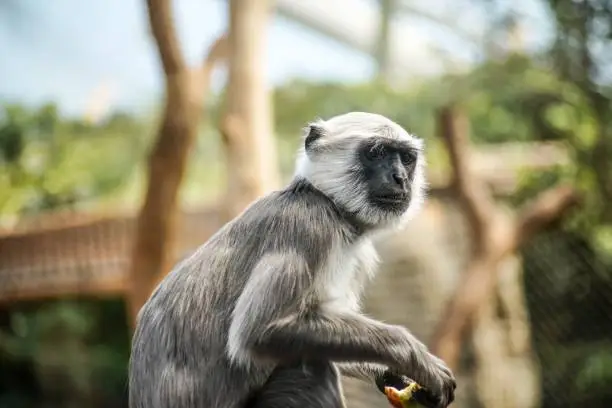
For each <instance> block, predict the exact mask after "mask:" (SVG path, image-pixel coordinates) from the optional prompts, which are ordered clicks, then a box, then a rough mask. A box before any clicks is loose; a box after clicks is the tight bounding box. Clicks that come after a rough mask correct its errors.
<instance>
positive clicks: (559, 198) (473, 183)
mask: <svg viewBox="0 0 612 408" xmlns="http://www.w3.org/2000/svg"><path fill="white" fill-rule="evenodd" d="M440 125H441V130H442V132H441V133H442V136H443V138H444V140H445V142H446V144H447V148H448V151H449V156H450V161H451V164H452V167H453V169H454V177H453V182H452V184H453V186H454V188H455V190H456V192H457V194H458V195H459V199H460V203H461V205H462V207H463V210H464V212H465V216H466V218H467V220H468V222H469V227H470V228H471V229H472V232H473V235H474V247H475V248H476V251H474V252H473V253H472V254H471V255H470V258H469V262H468V265H467V267H466V271H465V275H464V276H463V278H462V279H460V280H459V286H458V287H457V289H456V291H455V293H454V295H453V296H452V297H451V299H450V300H449V302H448V304H447V306H446V312H445V313H444V314H443V315H442V318H441V320H440V321H439V323H438V326H437V328H436V330H435V332H434V335H433V337H432V341H431V348H432V351H433V352H434V353H435V354H437V355H438V356H439V357H441V358H442V359H443V360H444V361H446V363H447V364H449V366H451V367H455V366H456V364H457V360H458V358H459V355H460V351H461V345H462V343H463V338H464V336H465V334H466V331H467V330H468V328H469V327H470V325H471V322H472V319H473V317H474V316H475V315H476V312H477V311H478V309H479V308H480V306H481V305H482V304H483V303H485V302H486V301H487V299H488V298H489V297H490V296H491V294H492V292H493V289H494V288H495V282H496V275H495V272H496V268H497V265H498V264H499V262H500V261H501V260H503V259H504V258H505V257H506V256H508V255H509V254H511V253H513V252H516V251H517V250H518V249H519V248H520V246H522V245H523V244H525V243H526V242H527V241H528V240H529V239H531V238H532V237H533V236H534V235H536V234H537V233H538V232H540V231H542V230H543V229H545V228H547V227H549V226H550V225H551V224H553V223H554V222H556V221H558V220H559V219H560V218H561V217H563V216H564V215H565V213H566V212H567V210H569V209H570V208H572V207H573V206H574V205H576V204H578V203H579V198H578V194H577V193H576V192H575V190H574V189H573V188H571V187H569V186H562V187H557V188H554V189H552V190H547V191H545V192H544V193H542V194H540V195H539V196H538V197H537V198H536V199H535V200H534V201H533V202H532V203H531V204H529V205H528V206H526V207H525V208H524V209H523V210H522V211H521V213H520V215H519V217H518V218H517V220H516V221H515V222H514V224H512V225H511V226H510V228H508V227H507V225H506V224H505V223H504V221H503V220H504V218H503V215H502V214H500V211H499V210H498V209H497V207H496V205H495V202H494V200H493V198H492V196H491V194H490V193H489V192H488V191H487V190H486V188H484V187H483V186H482V185H481V184H480V181H479V180H478V179H477V178H476V177H473V176H471V175H470V174H469V165H468V160H467V159H468V155H467V144H468V141H467V123H466V120H465V118H464V117H461V116H458V114H457V112H455V111H453V110H452V109H450V108H446V109H444V110H443V111H442V112H441V115H440ZM493 238H495V239H493Z"/></svg>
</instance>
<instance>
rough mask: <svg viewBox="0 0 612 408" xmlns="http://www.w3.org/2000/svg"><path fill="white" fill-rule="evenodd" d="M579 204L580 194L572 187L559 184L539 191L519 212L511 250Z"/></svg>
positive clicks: (517, 247)
mask: <svg viewBox="0 0 612 408" xmlns="http://www.w3.org/2000/svg"><path fill="white" fill-rule="evenodd" d="M579 204H580V196H579V194H578V193H577V192H576V190H575V189H574V188H573V187H570V186H560V187H556V188H553V189H550V190H546V191H544V192H543V193H541V194H540V195H539V196H538V197H537V198H536V199H535V200H533V202H532V203H531V204H529V205H528V206H526V207H525V208H524V209H523V210H522V211H521V212H520V214H519V217H518V221H517V226H516V232H515V240H514V243H513V245H514V246H513V247H511V248H509V249H508V251H509V252H512V251H515V250H517V249H519V247H520V246H521V245H523V244H524V243H526V242H527V241H529V240H530V239H531V238H532V237H533V236H534V235H536V234H537V233H539V232H541V231H543V230H545V229H546V228H548V227H549V226H550V225H552V224H554V223H555V222H557V221H559V220H560V219H561V218H562V217H563V216H564V215H565V214H566V213H567V211H568V210H570V209H571V208H574V207H575V206H577V205H579Z"/></svg>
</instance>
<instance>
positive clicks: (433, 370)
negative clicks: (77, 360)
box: [129, 112, 454, 408]
mask: <svg viewBox="0 0 612 408" xmlns="http://www.w3.org/2000/svg"><path fill="white" fill-rule="evenodd" d="M305 136H306V139H305V140H306V143H305V144H307V145H308V148H306V149H302V150H301V151H300V153H299V158H298V164H297V169H296V176H295V178H294V180H293V181H292V182H291V183H290V184H289V185H288V186H287V187H286V188H284V189H283V190H280V191H275V192H272V193H270V194H269V195H267V196H265V197H263V198H261V199H259V200H257V201H255V202H254V203H252V204H251V205H250V206H249V207H248V208H247V209H246V210H245V211H244V212H243V213H242V214H240V215H239V216H238V217H236V218H235V219H234V220H232V221H231V222H229V223H228V224H226V225H225V226H224V227H223V228H221V229H220V230H219V231H218V232H217V233H216V234H215V235H214V236H213V237H211V238H210V239H209V240H208V242H206V243H205V244H204V245H202V246H201V247H200V248H199V249H198V250H197V251H196V252H195V253H194V254H193V255H191V256H190V257H188V258H187V259H185V260H184V261H182V262H181V263H179V264H178V265H177V266H176V267H175V268H174V270H173V271H171V273H169V274H168V276H167V277H166V278H165V279H164V280H163V281H162V282H161V283H160V285H159V286H158V287H157V289H156V290H155V291H154V293H153V294H152V296H151V298H150V299H149V300H148V301H147V303H146V304H145V305H144V306H143V308H142V310H141V311H140V314H139V318H138V323H137V327H136V331H135V333H134V337H133V341H132V354H131V358H130V367H129V386H130V407H131V408H169V407H175V408H196V407H198V408H208V407H217V408H245V407H249V408H250V407H259V406H262V407H263V406H266V407H270V408H271V407H277V406H278V407H280V406H283V407H288V408H289V407H293V406H296V405H294V404H293V402H295V404H298V405H297V406H301V407H304V408H314V407H331V406H334V407H341V406H343V405H344V403H343V400H342V396H341V388H340V385H339V382H338V381H337V378H336V377H337V375H338V371H339V372H340V373H341V374H343V375H350V376H353V377H357V378H361V379H363V380H366V381H370V382H372V383H376V384H377V385H378V386H379V388H380V379H381V378H383V377H384V376H385V375H387V376H388V375H390V373H401V374H402V375H406V376H408V377H410V378H412V379H414V380H416V381H418V382H419V383H421V384H422V385H424V386H426V387H428V388H429V389H431V391H432V392H434V393H435V394H437V395H441V396H442V397H441V398H442V401H441V404H440V406H442V407H445V406H446V405H447V404H448V403H449V402H450V401H451V400H452V393H453V390H454V378H453V375H452V373H451V372H450V370H449V369H448V368H447V367H446V366H445V365H444V363H443V362H442V361H441V360H439V359H437V358H436V357H434V356H433V355H431V354H430V353H429V352H428V351H427V348H426V346H425V345H424V344H423V343H421V342H420V341H419V340H417V339H416V338H415V337H414V336H413V335H411V334H410V332H409V331H408V330H406V329H405V328H403V327H399V326H394V325H389V324H385V323H382V322H379V321H376V320H374V319H371V318H368V317H366V316H364V315H362V314H361V313H360V312H359V299H360V296H361V291H362V288H363V285H364V284H365V283H366V281H367V279H369V278H370V277H371V276H372V275H373V273H374V271H375V269H376V263H377V256H376V252H375V250H374V246H373V244H372V238H373V236H374V235H375V234H377V233H379V232H382V231H384V230H388V229H389V228H393V227H396V226H398V225H400V224H401V223H402V222H404V221H406V220H407V219H408V218H410V217H411V216H413V215H414V214H415V213H416V211H417V210H418V207H419V206H420V204H421V202H422V201H423V196H424V194H423V190H424V187H425V181H424V174H423V168H424V158H423V156H422V154H421V151H422V142H421V141H420V140H419V139H416V138H415V137H413V136H412V135H410V134H408V133H407V132H406V131H405V130H404V129H402V128H401V127H400V126H398V125H397V124H395V123H393V122H392V121H390V120H389V119H387V118H384V117H383V116H380V115H374V114H369V113H358V112H353V113H349V114H345V115H341V116H337V117H334V118H332V119H330V120H328V121H318V122H315V123H313V124H311V125H310V126H309V127H308V128H307V134H306V135H305ZM309 136H310V138H309ZM385 138H387V139H394V140H403V141H405V142H408V143H409V144H410V146H412V147H414V149H415V151H417V152H418V159H417V162H416V163H415V164H414V169H413V172H412V173H410V175H411V177H410V187H411V188H410V197H409V199H407V202H406V206H405V207H406V208H405V210H403V211H402V212H397V211H396V212H389V211H385V210H382V209H380V208H379V207H376V206H375V205H373V204H372V203H371V202H370V200H369V199H368V197H367V196H366V195H365V194H364V192H363V191H364V186H363V185H361V184H363V182H362V181H359V180H358V178H357V177H356V176H355V174H356V172H357V171H359V164H358V161H357V160H356V154H355V152H356V149H357V146H358V145H359V143H360V141H361V142H363V141H364V140H366V139H368V140H369V139H374V140H379V139H380V140H382V139H385ZM360 183H361V184H360ZM330 364H331V365H330ZM317 370H319V371H317ZM309 372H320V373H324V374H320V375H314V376H313V375H310V376H309V375H308V373H309ZM296 373H302V374H303V375H302V376H301V377H300V378H299V379H298V377H295V376H296V375H297V374H296ZM400 377H401V376H400ZM314 378H318V379H319V381H320V382H319V383H318V387H319V389H318V391H320V392H311V393H310V394H309V395H306V396H304V397H305V398H306V399H307V400H302V401H297V400H295V401H293V400H292V398H293V397H292V396H291V395H292V394H291V392H289V391H288V390H287V389H284V391H278V392H277V391H276V389H279V390H280V389H281V388H282V387H286V384H295V386H296V387H300V386H304V387H306V386H307V385H308V386H309V387H310V382H312V381H313V379H314ZM385 378H387V377H385ZM402 378H403V377H402ZM312 389H317V388H316V387H315V388H312ZM262 390H266V392H262ZM329 390H332V391H333V392H331V393H330V392H329ZM293 392H294V396H295V393H297V394H299V392H300V391H299V389H296V390H293ZM257 393H260V394H261V395H263V394H265V395H266V397H265V398H264V401H263V402H250V401H254V399H253V398H254V395H257ZM261 395H260V399H259V401H262V398H263V397H261ZM269 395H270V397H268V396H269ZM282 395H284V396H285V397H282ZM273 400H274V401H277V402H274V401H273ZM331 400H335V401H336V402H334V403H331V402H329V401H331ZM292 401H293V402H292ZM305 401H306V402H305ZM308 401H310V402H308ZM330 404H331V405H330Z"/></svg>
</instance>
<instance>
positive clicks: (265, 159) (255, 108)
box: [220, 0, 279, 219]
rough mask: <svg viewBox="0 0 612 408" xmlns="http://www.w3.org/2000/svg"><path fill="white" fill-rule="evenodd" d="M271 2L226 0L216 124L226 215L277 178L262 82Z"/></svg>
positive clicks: (268, 104) (268, 108) (274, 183)
mask: <svg viewBox="0 0 612 408" xmlns="http://www.w3.org/2000/svg"><path fill="white" fill-rule="evenodd" d="M270 6H271V5H270V3H269V2H268V1H266V0H257V1H254V0H230V2H229V7H230V9H229V15H230V21H229V35H228V41H229V49H230V53H229V56H228V59H229V74H228V84H227V99H226V101H225V110H224V114H223V118H222V119H221V124H220V126H221V133H222V136H223V143H224V147H225V152H226V163H227V177H228V178H227V191H226V193H227V196H226V204H227V205H226V206H225V211H226V212H225V214H224V216H225V217H226V219H229V218H232V217H233V216H235V215H236V214H238V213H239V212H241V211H242V210H243V209H244V208H245V207H246V206H247V205H248V204H249V203H250V202H251V201H253V200H254V199H256V198H258V197H260V196H261V195H263V194H265V193H266V192H268V191H269V190H270V189H272V188H275V187H276V186H277V185H278V183H279V177H278V174H277V156H276V145H275V142H274V138H273V129H272V107H271V101H270V96H269V92H268V90H267V89H266V88H267V87H266V81H265V60H266V52H265V49H266V47H265V45H266V41H267V24H268V18H269V15H270Z"/></svg>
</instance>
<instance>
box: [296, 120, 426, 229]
mask: <svg viewBox="0 0 612 408" xmlns="http://www.w3.org/2000/svg"><path fill="white" fill-rule="evenodd" d="M422 150H423V143H422V141H421V140H420V139H417V138H416V137H414V136H412V135H410V134H409V133H408V132H406V131H405V130H404V129H403V128H402V127H401V126H399V125H398V124H396V123H394V122H392V121H391V120H389V119H387V118H385V117H383V116H381V115H376V114H371V113H361V112H352V113H348V114H345V115H340V116H336V117H334V118H332V119H330V120H327V121H319V122H316V123H313V124H311V125H310V126H309V127H308V129H307V134H306V137H305V139H304V148H303V152H302V155H301V156H300V157H299V159H298V164H297V174H298V175H301V176H304V177H306V178H307V179H308V180H310V182H311V183H313V184H314V185H315V186H316V187H317V188H319V189H320V190H321V191H323V192H324V193H325V194H327V195H328V196H329V197H331V198H332V199H333V200H334V201H335V202H336V203H337V204H338V205H340V206H341V207H343V208H344V209H346V210H347V211H349V212H351V213H353V214H355V215H356V216H357V217H358V218H359V219H361V221H362V222H364V223H366V224H369V225H373V226H376V227H389V226H393V225H401V224H402V222H403V221H405V220H408V219H410V218H411V217H412V216H413V215H414V214H415V212H416V211H417V210H418V209H419V207H420V205H421V203H422V201H423V198H424V187H425V177H424V166H425V160H424V157H423V153H422Z"/></svg>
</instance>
